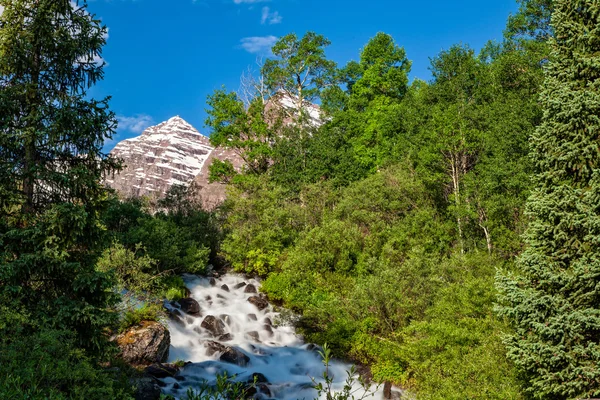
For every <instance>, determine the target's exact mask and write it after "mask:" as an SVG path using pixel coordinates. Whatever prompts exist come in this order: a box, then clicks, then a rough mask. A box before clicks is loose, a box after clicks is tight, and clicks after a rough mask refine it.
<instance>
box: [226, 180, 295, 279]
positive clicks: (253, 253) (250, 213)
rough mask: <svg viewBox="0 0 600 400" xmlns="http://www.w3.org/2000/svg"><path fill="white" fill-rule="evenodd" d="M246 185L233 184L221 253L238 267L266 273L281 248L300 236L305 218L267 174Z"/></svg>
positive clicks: (261, 273) (271, 266) (227, 206)
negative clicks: (285, 200) (234, 185)
mask: <svg viewBox="0 0 600 400" xmlns="http://www.w3.org/2000/svg"><path fill="white" fill-rule="evenodd" d="M242 187H243V189H242V188H240V189H238V188H231V191H230V193H229V196H228V200H227V202H226V204H225V208H224V210H225V211H226V213H227V214H228V216H229V217H228V218H227V221H226V223H225V229H227V230H229V231H230V232H231V234H229V235H227V236H226V237H225V239H224V240H223V243H222V244H221V251H222V254H223V255H224V256H225V257H226V258H227V259H228V260H229V261H230V262H231V264H232V266H233V268H234V269H235V270H236V271H240V272H242V271H243V272H248V273H257V274H259V275H265V274H267V273H268V272H269V271H271V270H272V268H273V266H274V265H275V264H276V261H277V260H278V259H279V256H280V254H281V251H282V250H283V249H284V248H285V247H287V246H289V245H290V244H291V243H292V242H293V241H294V240H295V239H296V237H297V235H298V230H299V229H301V228H300V226H301V224H302V222H301V221H300V218H298V216H299V215H300V213H299V210H298V207H296V206H295V205H289V206H287V205H284V196H285V194H284V193H285V192H284V191H283V190H282V189H281V188H279V187H277V186H274V185H270V184H267V182H266V180H265V179H264V178H255V179H248V180H246V181H245V182H244V184H243V186H242Z"/></svg>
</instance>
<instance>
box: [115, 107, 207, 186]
mask: <svg viewBox="0 0 600 400" xmlns="http://www.w3.org/2000/svg"><path fill="white" fill-rule="evenodd" d="M213 150H214V148H213V147H212V146H211V145H210V142H209V140H208V138H207V137H206V136H203V135H201V134H200V132H198V131H197V130H196V129H195V128H194V127H193V126H191V125H190V124H188V123H187V122H185V121H184V120H183V119H182V118H180V117H173V118H171V119H169V120H168V121H166V122H163V123H161V124H159V125H156V126H152V127H150V128H148V129H146V130H145V131H144V132H143V133H142V135H141V136H138V137H135V138H132V139H127V140H124V141H122V142H120V143H119V144H117V146H116V147H115V148H114V149H113V150H112V151H111V154H112V155H113V156H115V157H118V158H121V159H122V160H123V164H124V169H123V171H121V172H120V173H119V174H116V175H115V176H114V177H113V176H111V177H108V178H107V179H106V182H107V183H108V184H109V185H110V186H111V187H113V188H114V189H116V190H117V191H119V192H120V193H122V194H123V195H125V196H144V195H147V196H151V197H152V196H155V197H161V196H162V195H164V194H165V193H166V192H167V190H168V189H169V188H170V187H171V186H173V185H188V184H189V183H190V182H191V181H192V180H193V179H194V178H195V177H196V176H197V175H198V174H199V173H200V171H201V170H202V167H203V166H204V164H205V162H206V160H207V159H208V157H209V156H210V154H211V152H212V151H213Z"/></svg>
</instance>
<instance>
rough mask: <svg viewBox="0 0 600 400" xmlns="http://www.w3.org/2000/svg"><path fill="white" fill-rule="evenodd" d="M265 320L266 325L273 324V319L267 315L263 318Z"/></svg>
mask: <svg viewBox="0 0 600 400" xmlns="http://www.w3.org/2000/svg"><path fill="white" fill-rule="evenodd" d="M263 322H264V323H265V325H269V326H273V321H271V318H268V317H267V318H265V319H264V320H263Z"/></svg>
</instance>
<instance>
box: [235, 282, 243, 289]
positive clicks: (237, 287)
mask: <svg viewBox="0 0 600 400" xmlns="http://www.w3.org/2000/svg"><path fill="white" fill-rule="evenodd" d="M244 286H246V282H240V283H238V284H237V285H235V286H234V287H233V288H234V289H240V288H243V287H244Z"/></svg>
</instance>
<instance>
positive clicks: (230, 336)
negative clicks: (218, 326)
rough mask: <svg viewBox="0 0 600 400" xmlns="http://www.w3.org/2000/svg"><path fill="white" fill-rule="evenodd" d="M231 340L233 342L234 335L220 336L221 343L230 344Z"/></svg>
mask: <svg viewBox="0 0 600 400" xmlns="http://www.w3.org/2000/svg"><path fill="white" fill-rule="evenodd" d="M230 340H233V335H232V334H231V333H226V334H224V335H221V336H219V341H220V342H229V341H230Z"/></svg>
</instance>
